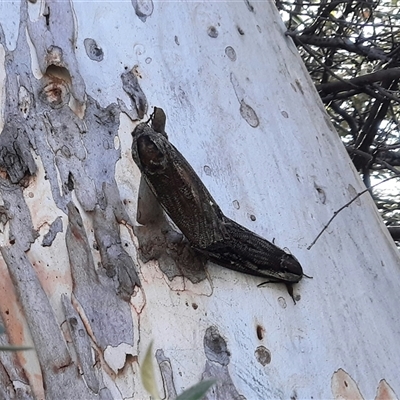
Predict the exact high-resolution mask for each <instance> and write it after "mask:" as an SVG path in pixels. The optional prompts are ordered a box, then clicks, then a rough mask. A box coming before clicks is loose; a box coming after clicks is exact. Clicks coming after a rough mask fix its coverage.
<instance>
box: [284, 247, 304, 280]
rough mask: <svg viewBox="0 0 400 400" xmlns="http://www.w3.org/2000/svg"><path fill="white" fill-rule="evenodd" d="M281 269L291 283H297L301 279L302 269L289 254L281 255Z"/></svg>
mask: <svg viewBox="0 0 400 400" xmlns="http://www.w3.org/2000/svg"><path fill="white" fill-rule="evenodd" d="M281 268H282V270H283V271H284V273H285V275H287V277H288V278H289V280H290V281H291V282H294V283H295V282H298V281H299V280H300V279H301V278H302V277H303V268H302V267H301V265H300V263H299V262H298V261H297V259H296V258H295V257H294V256H292V255H291V254H288V253H285V254H283V255H282V258H281Z"/></svg>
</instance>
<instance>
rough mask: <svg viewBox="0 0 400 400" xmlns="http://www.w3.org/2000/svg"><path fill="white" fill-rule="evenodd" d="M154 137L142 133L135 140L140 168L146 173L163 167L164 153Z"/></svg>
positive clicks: (158, 170) (151, 172)
mask: <svg viewBox="0 0 400 400" xmlns="http://www.w3.org/2000/svg"><path fill="white" fill-rule="evenodd" d="M157 142H158V141H157V140H156V138H154V137H152V136H150V135H147V134H143V135H140V136H139V137H138V138H137V140H136V146H137V154H138V158H139V160H140V166H141V169H142V170H144V171H145V172H146V173H150V174H154V173H157V172H161V171H162V170H163V169H164V167H165V153H164V152H163V151H162V146H160V144H162V143H157Z"/></svg>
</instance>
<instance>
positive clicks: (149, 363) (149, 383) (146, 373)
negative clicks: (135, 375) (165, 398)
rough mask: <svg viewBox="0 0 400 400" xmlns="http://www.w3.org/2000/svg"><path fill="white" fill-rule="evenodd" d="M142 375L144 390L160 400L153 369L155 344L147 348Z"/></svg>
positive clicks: (141, 369) (141, 370) (156, 399)
mask: <svg viewBox="0 0 400 400" xmlns="http://www.w3.org/2000/svg"><path fill="white" fill-rule="evenodd" d="M140 375H141V377H142V383H143V386H144V388H145V389H146V390H147V391H148V392H149V393H150V395H151V396H152V397H153V398H154V399H155V400H160V396H159V395H158V390H157V385H156V379H155V375H154V368H153V342H151V343H150V345H149V347H148V348H147V351H146V355H145V356H144V359H143V362H142V366H141V368H140Z"/></svg>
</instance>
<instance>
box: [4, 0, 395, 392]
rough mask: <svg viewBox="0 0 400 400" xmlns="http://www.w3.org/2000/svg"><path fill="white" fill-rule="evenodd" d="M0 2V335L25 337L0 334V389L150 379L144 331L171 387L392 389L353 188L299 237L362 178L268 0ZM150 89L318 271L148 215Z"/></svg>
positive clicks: (387, 275)
mask: <svg viewBox="0 0 400 400" xmlns="http://www.w3.org/2000/svg"><path fill="white" fill-rule="evenodd" d="M1 17H2V18H1ZM0 18H1V19H0V24H1V26H0V44H1V47H0V85H1V86H0V87H1V90H0V99H1V100H0V101H1V103H0V104H1V120H0V131H1V135H0V168H1V174H0V194H1V198H0V200H1V203H0V217H1V218H0V228H1V229H0V230H1V232H0V244H1V254H2V258H0V271H1V277H2V290H1V292H0V299H1V301H0V309H1V319H2V323H3V324H4V326H5V328H6V332H7V334H6V335H2V336H1V340H2V342H1V343H2V344H7V343H9V344H18V345H20V344H25V345H31V346H33V347H34V349H35V350H34V351H26V352H18V353H9V352H2V353H0V397H2V398H6V399H8V398H10V399H13V398H15V399H30V398H38V399H42V398H47V399H73V398H74V399H92V398H93V399H94V398H101V399H121V398H133V399H146V398H149V395H148V394H147V393H146V391H145V390H144V388H143V384H142V382H141V379H140V374H139V373H138V372H139V368H140V364H141V361H142V359H143V357H144V353H145V351H146V349H147V347H148V345H149V344H150V342H151V341H152V340H153V341H154V348H155V349H156V350H155V351H154V357H155V360H156V365H158V367H159V368H158V369H157V380H158V386H159V391H160V395H161V396H162V397H164V398H167V399H173V398H175V397H176V394H180V393H181V392H182V391H183V390H184V389H186V388H188V387H189V386H191V385H193V384H195V383H197V382H199V381H200V380H202V379H207V378H209V377H216V378H217V380H218V382H217V384H216V385H215V386H214V387H213V388H212V389H211V390H210V391H209V393H208V395H207V398H208V399H220V400H222V399H244V398H246V399H249V400H250V399H267V398H284V399H287V398H292V399H295V398H314V399H318V398H346V399H356V398H360V399H361V398H367V399H371V398H374V397H375V398H379V399H383V398H385V399H387V398H396V394H395V393H397V394H399V393H400V381H399V379H398V371H399V370H400V348H399V346H398V341H399V333H400V325H399V316H398V311H397V308H398V303H399V294H398V293H399V287H400V271H399V264H400V260H399V256H398V251H397V249H396V247H395V245H394V243H393V241H392V240H391V238H390V235H389V234H388V232H387V230H386V228H385V227H384V225H383V223H382V221H381V219H380V217H379V215H378V212H377V210H376V208H375V205H374V203H373V201H372V199H371V198H370V196H369V195H368V194H364V195H362V196H360V197H359V198H358V199H357V200H356V201H354V202H352V203H351V204H350V205H349V206H348V207H347V208H344V209H343V210H342V211H341V212H340V213H339V214H338V215H337V216H336V218H335V219H334V220H333V221H332V222H331V224H330V225H329V227H328V228H327V229H326V230H325V231H324V232H323V234H322V235H321V236H320V237H319V239H318V240H317V241H316V243H315V244H313V241H314V239H315V238H316V237H317V235H318V233H319V232H320V231H321V229H322V228H323V227H324V226H325V225H326V223H327V222H328V220H329V219H330V218H331V217H332V216H333V215H334V213H335V211H336V210H338V209H339V208H340V207H341V206H343V205H344V204H346V203H348V202H350V200H352V199H353V198H354V197H355V196H356V194H357V193H358V192H360V191H362V190H363V186H362V183H361V182H360V179H359V177H358V175H357V173H356V171H355V170H354V168H353V166H352V164H351V161H350V159H349V157H348V155H347V153H346V151H345V149H344V147H343V146H342V144H341V142H340V140H339V137H338V135H337V133H336V132H335V131H334V129H333V128H332V125H331V124H330V122H329V120H328V117H327V115H326V113H325V111H324V109H323V106H322V104H321V102H320V100H319V99H318V95H317V93H316V91H315V89H314V88H313V85H312V82H311V80H310V79H309V77H308V74H307V72H306V70H305V69H304V67H303V65H302V63H301V60H300V57H299V55H298V54H297V51H296V48H295V47H294V45H293V43H292V42H291V39H289V38H287V37H285V34H284V32H285V29H284V26H283V24H282V22H281V21H280V17H279V15H278V13H277V11H276V9H275V7H274V5H273V4H272V2H254V3H252V2H249V1H248V0H244V1H243V2H236V3H227V2H200V3H193V2H185V3H184V2H155V3H154V4H153V3H152V2H151V0H143V1H136V0H132V3H128V2H119V3H115V2H109V3H107V2H106V3H104V2H91V3H88V2H78V1H76V2H71V3H69V2H67V1H46V2H45V1H42V2H38V3H36V2H35V1H34V0H31V1H30V2H27V1H24V0H23V1H21V4H20V6H19V8H18V7H17V6H16V4H14V3H8V2H7V3H3V4H1V5H0ZM17 21H19V25H18V24H17ZM15 26H17V27H18V30H15ZM155 106H157V107H162V108H163V109H164V110H165V111H166V115H167V125H166V131H167V133H168V137H169V140H170V141H171V143H173V144H174V145H175V146H176V147H177V148H178V149H179V151H180V152H181V153H182V154H183V155H184V156H185V157H186V159H187V160H188V161H189V163H190V164H191V165H192V167H193V168H194V170H195V171H196V172H197V174H198V175H199V176H200V178H201V180H202V181H203V183H204V184H205V185H206V186H207V188H208V189H209V191H210V192H211V193H212V195H213V197H214V199H215V201H216V202H217V203H218V204H219V206H220V207H221V209H222V211H223V212H224V213H225V215H227V216H228V217H229V218H231V219H233V220H235V221H236V222H238V223H240V224H242V225H244V226H245V227H247V228H248V229H250V230H251V231H253V232H255V233H257V234H258V235H260V236H262V237H264V238H266V239H268V240H270V241H274V243H275V244H276V245H277V246H279V247H281V248H286V249H288V251H290V253H292V254H293V255H294V256H295V257H296V258H297V259H298V260H299V261H300V263H301V264H302V266H303V270H304V273H305V274H307V275H309V276H312V277H313V279H307V278H304V279H303V280H302V281H301V282H300V283H299V284H297V285H295V288H294V299H295V300H297V303H296V304H294V302H293V301H292V299H291V298H290V296H289V294H288V293H287V291H286V288H285V286H284V285H283V284H276V283H270V284H267V285H265V286H263V287H257V285H258V284H259V283H262V282H263V279H261V278H257V277H253V276H249V275H244V274H241V273H239V272H235V271H232V270H229V269H226V268H223V267H221V266H219V265H217V264H213V263H211V262H208V263H205V259H204V258H203V257H201V256H200V255H198V254H197V253H196V252H194V251H193V250H192V249H191V248H190V246H189V245H188V243H187V241H185V240H182V238H181V236H180V235H179V233H178V232H176V229H175V228H173V224H172V223H171V222H170V221H169V220H168V219H166V218H165V216H164V215H163V213H162V211H161V209H160V207H159V205H158V204H157V203H156V202H155V201H154V198H153V197H152V194H151V193H150V192H149V190H148V188H146V185H145V184H144V182H143V181H142V182H141V175H140V172H139V170H138V168H137V166H136V164H135V163H134V162H133V160H132V156H131V144H132V136H131V132H132V130H133V129H134V127H135V126H136V124H137V123H138V122H139V121H140V120H142V119H144V120H147V119H148V116H149V115H150V114H151V112H152V110H153V107H155ZM140 182H141V183H140ZM138 198H139V201H137V199H138ZM138 222H139V223H140V224H139V223H138ZM171 227H172V228H171ZM171 229H173V230H171ZM312 244H313V245H312ZM310 245H311V248H310ZM264 280H265V279H264Z"/></svg>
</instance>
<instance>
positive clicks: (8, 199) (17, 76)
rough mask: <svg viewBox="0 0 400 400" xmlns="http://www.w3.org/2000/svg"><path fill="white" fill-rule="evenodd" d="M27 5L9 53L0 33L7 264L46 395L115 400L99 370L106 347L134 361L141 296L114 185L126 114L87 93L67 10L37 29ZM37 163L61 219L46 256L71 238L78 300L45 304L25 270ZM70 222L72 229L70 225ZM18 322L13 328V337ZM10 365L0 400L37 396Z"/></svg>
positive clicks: (54, 7)
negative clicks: (134, 311)
mask: <svg viewBox="0 0 400 400" xmlns="http://www.w3.org/2000/svg"><path fill="white" fill-rule="evenodd" d="M28 4H29V3H28V2H26V1H22V2H21V8H20V25H19V35H18V40H17V44H16V46H15V49H14V50H10V49H9V48H8V47H7V42H6V38H5V35H4V32H3V30H2V27H1V26H0V44H1V45H2V46H3V48H4V51H5V65H4V67H5V74H6V76H5V87H4V90H5V91H4V93H5V104H4V110H2V116H3V121H4V125H3V126H2V130H1V133H0V200H1V203H0V224H1V233H2V241H1V243H2V246H1V254H2V257H3V260H4V263H5V265H6V266H7V268H8V273H9V275H10V277H11V280H12V282H13V284H14V288H15V292H16V297H17V300H18V302H19V306H20V307H21V311H22V314H23V316H24V317H25V319H26V323H27V325H28V328H29V331H30V334H31V336H32V338H33V343H34V347H35V351H36V354H37V357H38V360H39V364H40V368H41V373H42V378H43V390H44V393H45V394H46V397H47V398H53V399H55V398H59V399H61V398H76V399H78V398H85V399H90V398H99V396H100V397H101V398H112V396H111V394H110V392H109V391H108V389H106V388H105V386H104V382H103V381H102V379H99V371H100V363H99V362H98V361H99V360H102V361H101V364H102V365H103V366H104V367H105V369H106V370H108V371H111V369H113V367H111V368H109V367H107V357H106V356H105V354H104V352H105V350H106V349H112V348H118V346H120V345H121V344H124V345H125V346H127V347H126V349H127V350H126V352H127V354H133V346H134V337H133V331H134V329H133V328H134V327H133V321H132V315H131V309H130V306H129V304H128V302H129V301H130V298H131V296H132V294H133V293H134V291H135V287H138V286H140V280H139V277H138V275H137V272H136V265H135V262H134V261H133V260H132V259H131V257H130V255H129V254H128V253H127V252H126V251H125V250H124V249H123V247H122V244H121V238H120V224H121V223H124V224H127V225H132V224H131V223H130V218H129V217H128V215H127V214H126V211H125V209H124V206H123V204H122V202H121V199H120V195H119V190H118V186H117V184H116V181H115V166H116V163H117V161H118V160H119V159H120V158H121V150H120V148H119V147H118V148H117V147H116V145H115V141H116V139H117V136H118V128H119V122H120V121H119V118H120V113H121V109H120V106H119V105H117V104H109V105H108V106H106V107H102V106H100V105H99V103H98V102H97V101H96V100H95V99H93V98H92V97H91V96H89V95H88V94H87V93H86V86H85V82H84V80H83V78H82V76H81V74H80V72H79V68H78V62H77V59H76V56H75V50H76V43H75V40H76V35H75V29H76V26H75V21H74V17H73V10H72V8H71V4H70V2H65V1H51V2H47V3H46V4H45V8H44V12H43V14H42V15H40V17H39V18H38V19H36V20H35V21H32V20H31V19H30V17H29V16H28ZM27 36H29V39H30V40H31V42H32V46H33V47H32V48H31V49H30V48H29V46H28V41H27ZM32 50H33V51H34V52H36V57H35V60H32V59H31V54H32ZM98 61H101V60H100V59H99V60H98ZM35 62H37V63H38V67H39V70H40V72H38V71H36V77H35V75H34V71H33V70H32V68H31V67H32V65H34V64H35ZM38 74H39V75H40V74H41V76H39V78H38ZM121 85H122V86H123V88H124V89H125V91H126V92H127V93H128V95H129V96H130V98H131V107H132V110H131V111H130V116H131V118H132V119H138V118H141V117H143V115H144V114H145V112H146V109H147V101H146V97H145V95H144V93H143V92H142V90H141V89H140V85H139V82H138V79H137V77H136V75H135V74H134V72H126V71H125V70H124V69H121ZM127 108H128V107H127V106H125V109H127ZM35 160H38V162H40V164H41V165H42V166H43V168H44V174H45V175H44V179H45V180H47V181H48V183H49V184H50V189H51V194H52V198H53V199H52V200H53V201H54V203H55V205H56V207H58V209H59V211H60V212H59V217H57V218H56V219H55V220H54V221H48V224H49V226H50V228H49V231H48V233H47V234H46V235H45V236H44V237H43V239H42V240H41V244H42V246H47V247H51V246H52V244H53V242H54V240H55V238H56V235H57V233H59V232H63V231H65V228H66V235H65V238H66V239H65V246H66V249H67V252H68V256H69V263H70V270H71V275H72V282H73V290H72V294H71V295H63V297H62V298H61V296H60V295H58V296H53V294H51V296H52V297H51V299H50V297H49V296H50V293H48V292H46V289H45V288H44V287H43V281H41V279H40V275H39V273H38V271H37V270H36V269H35V265H34V264H32V263H31V261H30V260H29V254H30V249H31V247H32V244H33V243H35V241H36V240H37V239H38V237H39V233H38V232H37V231H35V229H34V226H33V222H32V221H33V220H32V215H31V210H30V209H29V207H28V205H27V202H26V201H25V197H24V190H25V188H26V187H27V186H28V185H30V184H32V183H38V182H37V180H38V179H39V176H42V175H38V174H37V172H38V165H37V162H36V161H35ZM41 179H43V178H41ZM39 183H40V182H39ZM74 204H75V205H74ZM76 206H79V207H80V209H81V210H82V212H84V213H85V218H87V220H88V221H91V224H92V227H93V233H94V238H95V241H96V244H95V247H96V248H97V249H98V250H99V255H100V261H101V262H100V263H99V265H97V266H96V265H95V263H94V261H93V256H92V250H91V246H90V245H89V240H88V238H87V234H86V229H85V226H84V224H83V221H82V218H81V215H80V213H79V211H78V208H77V207H76ZM63 218H64V220H65V219H66V218H67V220H68V226H67V227H65V226H64V227H63ZM54 262H55V263H57V260H56V259H55V260H54ZM48 266H49V265H48ZM55 266H57V265H55ZM42 272H43V271H42ZM61 301H62V305H63V308H62V309H63V310H64V314H65V319H66V322H67V325H66V326H68V330H65V329H64V330H62V329H61V328H60V324H61V322H62V321H58V317H57V316H56V313H55V311H54V309H53V306H54V305H56V308H57V309H61ZM13 323H14V322H13V320H12V318H11V319H10V321H8V324H6V327H7V326H8V325H10V324H11V325H12V324H13ZM67 331H68V332H69V334H66V332H67ZM67 341H68V342H69V341H71V343H72V346H73V347H74V351H72V352H71V349H70V348H69V347H68V346H67ZM4 357H5V356H1V357H0V382H2V384H1V385H0V386H2V388H1V389H0V390H1V391H2V392H1V393H0V397H2V398H3V397H4V398H31V397H32V394H31V392H30V390H29V382H28V379H27V378H26V377H25V376H24V371H23V369H21V367H19V366H18V363H17V362H15V363H14V364H15V370H14V371H10V367H9V365H10V362H8V361H7V360H6V359H5V358H4ZM15 381H21V382H22V383H23V384H26V385H27V388H26V390H25V391H23V390H22V389H20V388H17V387H14V382H15Z"/></svg>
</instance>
